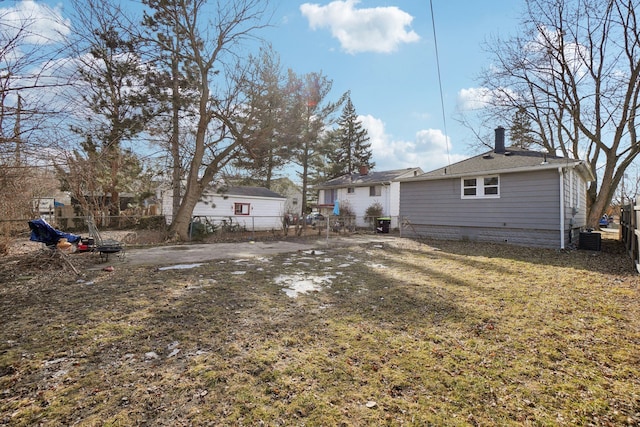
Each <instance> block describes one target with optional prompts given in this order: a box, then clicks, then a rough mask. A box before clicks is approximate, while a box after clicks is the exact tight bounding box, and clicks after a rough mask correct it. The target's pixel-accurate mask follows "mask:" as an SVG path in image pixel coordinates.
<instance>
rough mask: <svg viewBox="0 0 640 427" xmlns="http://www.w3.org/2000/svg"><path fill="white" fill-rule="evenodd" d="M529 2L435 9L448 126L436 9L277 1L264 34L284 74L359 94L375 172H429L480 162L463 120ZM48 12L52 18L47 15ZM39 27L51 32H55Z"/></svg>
mask: <svg viewBox="0 0 640 427" xmlns="http://www.w3.org/2000/svg"><path fill="white" fill-rule="evenodd" d="M523 2H524V0H491V1H472V0H433V10H434V16H435V26H436V36H437V42H438V52H439V58H440V70H441V75H442V85H443V92H444V93H443V96H444V107H445V109H444V116H445V117H444V119H443V110H442V107H441V98H440V89H439V83H438V69H437V66H436V53H435V43H434V37H433V26H432V20H431V17H432V15H431V8H430V4H429V1H426V0H395V1H393V0H386V1H384V0H361V1H358V0H336V1H326V0H323V1H317V2H314V1H306V2H305V1H294V0H281V1H277V0H273V1H272V5H273V6H274V8H275V14H274V16H273V20H272V24H273V25H272V27H270V28H268V29H265V30H263V31H262V32H261V33H260V34H259V35H260V36H261V37H262V38H264V39H265V40H266V41H269V42H270V43H271V44H272V45H273V47H274V49H275V51H277V52H278V53H279V55H280V59H281V64H282V66H283V67H285V68H291V69H293V70H294V71H295V72H296V73H297V74H298V75H301V74H304V73H308V72H319V71H321V72H322V73H323V74H324V75H325V76H327V77H328V78H330V79H331V80H333V91H332V93H331V94H330V97H331V98H332V99H333V100H337V99H338V98H339V96H340V95H341V94H342V93H344V92H345V91H347V90H349V91H351V99H352V101H353V103H354V105H355V107H356V111H357V113H358V114H359V116H360V118H361V120H362V122H363V124H364V126H365V127H366V128H367V130H368V132H369V136H370V138H371V142H372V147H373V160H374V161H375V163H376V168H375V169H376V170H388V169H398V168H405V167H415V166H419V167H421V168H423V169H424V170H425V171H429V170H432V169H435V168H438V167H441V166H445V165H446V164H447V163H450V162H451V163H453V162H456V161H459V160H462V159H463V158H466V157H469V156H470V155H473V154H475V153H474V152H473V151H472V150H471V148H470V147H469V144H470V143H471V142H472V141H473V134H472V132H471V131H470V130H468V129H466V128H464V127H462V126H461V125H459V124H458V122H457V121H456V120H455V117H456V115H457V112H458V111H459V110H460V109H464V108H465V106H468V105H470V104H473V102H475V101H477V99H478V96H477V93H478V90H477V89H478V87H477V85H478V83H477V81H476V80H475V77H476V76H477V75H478V73H479V72H480V71H481V69H482V68H483V67H487V66H490V59H489V57H488V55H487V54H486V53H485V52H484V51H483V50H482V48H481V44H482V43H483V41H485V40H486V39H488V38H489V37H491V36H492V35H501V36H507V35H509V34H511V33H513V32H514V30H515V29H516V25H517V19H518V17H519V15H520V13H521V11H522V8H523V7H524V5H523ZM121 3H122V5H123V6H124V7H129V5H131V7H135V5H139V4H140V2H139V1H135V0H131V1H128V0H122V1H121ZM214 3H215V2H212V4H214ZM43 4H47V5H49V6H50V7H52V8H53V9H48V10H42V9H41V8H40V7H39V6H42V5H43ZM17 6H21V7H22V8H24V9H29V10H32V11H34V10H37V11H38V13H36V15H38V14H40V13H42V16H50V17H51V16H53V15H55V14H58V13H59V14H60V16H61V17H62V19H63V20H64V19H66V18H67V17H68V15H69V13H70V12H71V10H70V4H68V2H65V1H64V0H46V1H44V0H43V1H40V0H23V1H16V0H13V1H12V0H9V1H6V0H3V1H0V9H2V11H3V13H6V11H8V10H11V9H12V8H15V7H17ZM52 10H53V12H52ZM4 16H6V15H4ZM52 22H53V21H51V20H48V23H49V24H52ZM39 28H40V29H41V31H43V32H45V31H46V30H47V24H46V23H43V24H42V25H41V26H40V27H39ZM445 123H446V131H447V132H446V136H447V138H448V141H449V146H448V149H447V145H446V143H445V141H446V140H447V139H446V138H445ZM498 125H503V126H507V125H508V124H500V123H496V126H498Z"/></svg>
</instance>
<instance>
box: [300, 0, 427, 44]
mask: <svg viewBox="0 0 640 427" xmlns="http://www.w3.org/2000/svg"><path fill="white" fill-rule="evenodd" d="M359 2H360V1H359V0H344V1H342V0H337V1H332V2H331V3H329V4H327V5H326V6H320V5H318V4H313V3H304V4H303V5H301V6H300V12H302V14H303V15H304V16H305V17H306V18H307V19H308V20H309V26H310V27H311V29H312V30H316V29H318V28H329V29H330V30H331V34H332V35H333V37H335V38H337V39H338V40H339V41H340V45H341V46H342V49H344V50H345V51H346V52H347V53H352V54H354V53H359V52H379V53H389V52H393V51H395V50H396V49H397V48H398V46H399V45H400V44H401V43H412V42H415V41H418V40H419V39H420V36H418V34H416V33H415V32H414V31H412V30H410V29H409V30H407V29H406V27H408V26H410V25H411V22H412V21H413V16H411V15H409V14H408V13H406V12H404V11H402V10H400V9H399V8H397V7H395V6H388V7H374V8H363V9H356V8H355V5H357V4H358V3H359Z"/></svg>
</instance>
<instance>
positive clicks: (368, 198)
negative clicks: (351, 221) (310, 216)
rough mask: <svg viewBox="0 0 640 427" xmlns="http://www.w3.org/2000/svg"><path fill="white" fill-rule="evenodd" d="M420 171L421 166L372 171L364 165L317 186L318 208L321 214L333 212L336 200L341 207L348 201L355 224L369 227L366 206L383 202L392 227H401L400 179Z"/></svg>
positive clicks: (382, 204)
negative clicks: (357, 169) (354, 216)
mask: <svg viewBox="0 0 640 427" xmlns="http://www.w3.org/2000/svg"><path fill="white" fill-rule="evenodd" d="M420 174H422V169H420V168H408V169H397V170H390V171H381V172H369V171H368V170H367V169H366V168H362V169H361V170H360V172H359V173H352V174H346V175H342V176H339V177H337V178H334V179H331V180H329V181H327V182H325V183H323V184H321V185H318V186H316V189H317V190H318V192H319V194H318V209H319V211H320V213H322V214H325V215H332V214H333V208H334V204H335V201H336V200H337V201H338V207H340V206H341V205H342V206H344V205H347V204H348V205H349V207H350V208H351V210H352V211H353V212H354V214H355V215H356V226H358V227H366V226H368V225H369V222H368V219H367V218H365V212H366V211H367V208H369V207H370V206H371V205H373V204H375V203H380V205H381V206H382V212H383V216H386V217H391V227H392V228H395V227H397V226H398V215H399V206H400V182H399V180H400V179H402V178H408V177H413V176H418V175H420Z"/></svg>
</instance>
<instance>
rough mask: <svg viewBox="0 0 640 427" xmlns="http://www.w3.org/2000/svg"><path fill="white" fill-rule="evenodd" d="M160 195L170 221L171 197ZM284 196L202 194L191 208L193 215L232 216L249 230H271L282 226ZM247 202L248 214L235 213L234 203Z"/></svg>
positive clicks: (164, 210)
mask: <svg viewBox="0 0 640 427" xmlns="http://www.w3.org/2000/svg"><path fill="white" fill-rule="evenodd" d="M163 196H164V197H162V209H163V211H162V212H163V214H164V215H165V216H166V217H167V223H170V221H171V211H172V199H173V198H172V197H171V194H169V192H167V191H165V192H164V194H163ZM285 202H286V199H284V198H273V197H256V196H234V195H225V196H222V195H219V194H215V195H204V196H203V197H202V199H201V200H200V201H199V202H198V203H197V204H196V206H195V207H194V209H193V216H205V217H212V218H214V219H223V218H228V217H232V218H233V221H234V222H237V223H238V224H240V225H242V226H245V227H246V228H247V229H249V230H271V229H279V228H281V227H282V216H283V215H284V213H285ZM236 203H246V204H249V215H235V204H236Z"/></svg>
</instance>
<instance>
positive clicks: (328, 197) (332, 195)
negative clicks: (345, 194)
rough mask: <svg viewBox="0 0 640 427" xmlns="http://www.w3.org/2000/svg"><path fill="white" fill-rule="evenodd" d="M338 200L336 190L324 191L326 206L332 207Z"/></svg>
mask: <svg viewBox="0 0 640 427" xmlns="http://www.w3.org/2000/svg"><path fill="white" fill-rule="evenodd" d="M336 199H337V197H336V190H335V189H332V190H324V204H325V205H332V204H333V202H334V201H335V200H336Z"/></svg>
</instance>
